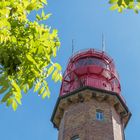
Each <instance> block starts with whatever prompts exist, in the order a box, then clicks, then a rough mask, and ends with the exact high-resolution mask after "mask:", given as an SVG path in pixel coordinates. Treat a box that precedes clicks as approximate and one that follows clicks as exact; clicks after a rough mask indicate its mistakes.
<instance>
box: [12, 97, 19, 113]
mask: <svg viewBox="0 0 140 140" xmlns="http://www.w3.org/2000/svg"><path fill="white" fill-rule="evenodd" d="M17 107H18V104H17V102H16V101H15V100H13V102H12V108H13V110H14V111H16V110H17Z"/></svg>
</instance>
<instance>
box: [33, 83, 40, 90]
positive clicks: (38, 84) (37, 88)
mask: <svg viewBox="0 0 140 140" xmlns="http://www.w3.org/2000/svg"><path fill="white" fill-rule="evenodd" d="M40 86H41V82H37V83H36V85H35V88H34V92H36V91H38V90H39V88H40Z"/></svg>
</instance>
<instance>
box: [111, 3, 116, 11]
mask: <svg viewBox="0 0 140 140" xmlns="http://www.w3.org/2000/svg"><path fill="white" fill-rule="evenodd" d="M116 9H118V4H114V5H113V6H111V7H110V10H116Z"/></svg>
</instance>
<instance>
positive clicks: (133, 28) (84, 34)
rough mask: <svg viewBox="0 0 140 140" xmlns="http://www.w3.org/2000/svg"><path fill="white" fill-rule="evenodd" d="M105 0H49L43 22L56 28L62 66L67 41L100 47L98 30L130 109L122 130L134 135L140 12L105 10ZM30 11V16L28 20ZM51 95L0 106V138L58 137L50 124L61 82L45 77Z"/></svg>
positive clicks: (139, 118) (138, 123)
mask: <svg viewBox="0 0 140 140" xmlns="http://www.w3.org/2000/svg"><path fill="white" fill-rule="evenodd" d="M107 2H108V1H107V0H102V1H101V0H69V1H68V0H48V3H49V5H48V7H47V9H45V11H46V12H50V13H52V14H53V15H52V16H51V18H50V19H49V20H48V21H47V22H46V24H48V25H49V26H51V27H52V28H57V29H58V30H59V37H60V40H61V45H62V46H61V49H60V50H59V52H58V56H57V58H56V59H55V61H57V62H59V63H60V64H61V65H62V66H63V71H64V70H65V68H66V65H67V62H68V59H69V57H70V56H71V48H72V47H71V46H72V45H71V42H72V39H74V40H75V42H74V46H75V51H78V50H81V49H85V48H96V49H101V43H102V42H101V40H102V33H104V35H105V38H106V52H107V53H108V54H109V55H111V56H112V57H113V58H114V60H115V63H116V67H117V70H118V72H119V75H120V80H121V86H122V95H123V96H124V98H125V99H126V101H127V105H128V107H129V109H130V111H131V112H132V118H131V120H130V122H129V124H128V126H127V128H126V129H125V134H126V140H132V139H139V131H140V109H139V108H140V94H139V87H140V14H138V15H137V14H135V13H134V12H133V11H127V12H124V13H123V14H119V13H117V11H113V12H112V11H110V10H109V5H108V3H107ZM32 16H34V14H32V15H30V18H31V19H32V18H33V17H32ZM49 85H50V88H51V97H50V99H46V100H42V99H41V97H38V95H37V94H36V93H33V92H32V91H31V92H30V93H29V94H28V95H24V96H23V100H22V106H20V107H19V108H18V109H17V111H16V112H13V111H12V109H11V108H7V107H5V106H4V105H1V106H0V140H57V137H58V132H57V130H56V129H54V128H53V125H52V123H51V122H50V118H51V114H52V111H53V108H54V105H55V103H56V100H57V97H58V95H59V89H60V83H58V84H54V83H53V82H52V81H51V80H50V79H49Z"/></svg>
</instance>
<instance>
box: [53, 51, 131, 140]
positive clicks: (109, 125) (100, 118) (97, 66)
mask: <svg viewBox="0 0 140 140" xmlns="http://www.w3.org/2000/svg"><path fill="white" fill-rule="evenodd" d="M130 117H131V112H130V111H129V109H128V107H127V105H126V101H125V99H124V98H123V96H122V95H121V85H120V81H119V76H118V73H117V71H116V68H115V64H114V61H113V59H112V58H111V57H110V56H109V55H107V54H106V53H105V52H104V51H97V50H95V49H88V50H84V51H79V52H77V53H75V54H74V55H73V56H72V57H71V58H70V59H69V62H68V65H67V68H66V70H65V72H64V75H63V80H62V84H61V89H60V94H59V97H58V100H57V102H56V105H55V108H54V111H53V114H52V118H51V121H52V123H53V125H54V127H55V128H57V129H58V131H59V136H58V140H125V135H124V129H125V128H126V126H127V124H128V121H129V119H130Z"/></svg>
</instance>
